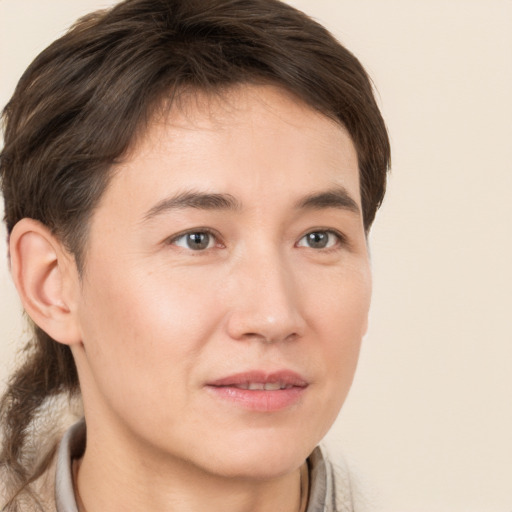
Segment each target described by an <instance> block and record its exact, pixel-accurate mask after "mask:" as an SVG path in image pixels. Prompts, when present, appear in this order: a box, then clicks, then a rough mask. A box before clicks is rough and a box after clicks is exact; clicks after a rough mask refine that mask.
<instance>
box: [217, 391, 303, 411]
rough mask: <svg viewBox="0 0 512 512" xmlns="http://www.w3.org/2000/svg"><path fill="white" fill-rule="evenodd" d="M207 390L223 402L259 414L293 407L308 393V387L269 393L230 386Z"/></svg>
mask: <svg viewBox="0 0 512 512" xmlns="http://www.w3.org/2000/svg"><path fill="white" fill-rule="evenodd" d="M207 389H208V390H209V391H210V392H212V393H213V394H214V395H215V396H217V397H218V398H220V399H222V400H225V401H227V402H231V403H233V404H235V405H237V406H240V407H243V408H244V409H248V410H250V411H258V412H275V411H280V410H283V409H286V408H288V407H291V406H292V405H295V404H296V403H297V402H299V400H300V399H301V398H302V396H303V395H304V392H305V391H306V387H300V386H294V387H292V388H289V389H277V390H269V391H265V390H249V389H240V388H236V387H230V386H208V387H207Z"/></svg>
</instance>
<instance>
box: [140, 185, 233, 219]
mask: <svg viewBox="0 0 512 512" xmlns="http://www.w3.org/2000/svg"><path fill="white" fill-rule="evenodd" d="M185 208H195V209H198V210H233V211H238V210H240V209H241V204H240V202H239V201H238V200H237V199H236V198H235V197H233V196H232V195H230V194H214V193H204V192H195V191H190V192H182V193H180V194H177V195H175V196H173V197H168V198H166V199H163V200H162V201H160V202H158V203H157V204H156V205H155V206H153V207H152V208H151V209H150V210H148V211H147V212H146V214H145V215H144V221H148V220H150V219H152V218H154V217H156V216H157V215H160V214H162V213H166V212H169V211H173V210H183V209H185Z"/></svg>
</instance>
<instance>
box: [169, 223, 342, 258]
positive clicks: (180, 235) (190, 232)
mask: <svg viewBox="0 0 512 512" xmlns="http://www.w3.org/2000/svg"><path fill="white" fill-rule="evenodd" d="M320 233H322V234H327V235H333V236H334V237H336V242H335V243H334V245H333V246H331V247H320V248H314V247H308V246H304V245H299V244H300V242H301V241H302V240H303V239H305V238H306V237H307V236H311V235H313V234H320ZM194 234H198V235H203V234H204V235H208V236H210V237H213V239H214V247H215V246H221V247H223V244H222V242H220V235H219V234H218V233H217V232H216V231H214V230H212V229H209V228H195V229H191V230H187V231H184V232H182V233H178V234H177V235H174V236H173V237H172V238H169V239H168V240H167V244H168V245H175V246H176V247H180V246H179V245H177V244H176V242H177V241H178V240H179V239H180V238H184V237H186V236H188V235H194ZM343 245H347V240H346V237H345V236H344V235H343V234H342V233H340V232H339V231H336V230H333V229H326V228H315V229H312V230H310V231H308V232H307V233H305V234H304V235H302V236H301V237H300V238H299V240H298V241H297V242H296V244H295V247H306V248H309V249H313V250H315V251H318V252H320V251H321V252H324V253H326V252H331V251H335V250H337V249H339V248H340V246H343ZM214 247H206V248H204V249H196V250H195V249H192V248H190V247H188V248H185V247H180V248H182V249H184V250H189V251H190V252H196V253H202V252H205V251H207V250H209V249H213V248H214Z"/></svg>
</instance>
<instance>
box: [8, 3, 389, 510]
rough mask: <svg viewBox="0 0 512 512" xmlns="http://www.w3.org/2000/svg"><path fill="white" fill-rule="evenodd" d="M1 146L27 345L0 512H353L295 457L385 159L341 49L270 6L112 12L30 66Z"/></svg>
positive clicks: (337, 480)
mask: <svg viewBox="0 0 512 512" xmlns="http://www.w3.org/2000/svg"><path fill="white" fill-rule="evenodd" d="M4 140H5V144H4V148H3V151H2V153H1V160H0V170H1V180H2V181H1V183H2V192H3V197H4V203H5V222H6V226H7V232H8V237H9V258H10V265H11V272H12V277H13V280H14V283H15V285H16V288H17V290H18V293H19V295H20V298H21V301H22V303H23V307H24V309H25V311H26V313H27V315H28V317H29V318H30V322H31V325H32V328H33V339H32V340H31V342H30V343H29V345H28V346H27V347H26V349H25V352H24V354H25V359H24V361H23V363H22V365H21V366H20V367H19V368H18V369H17V370H16V372H15V373H14V374H13V375H12V376H11V378H10V381H9V383H8V386H7V390H6V392H5V394H4V396H3V398H2V402H1V406H0V414H1V427H2V449H1V450H2V451H1V456H0V472H1V475H2V476H1V482H2V483H1V484H0V486H3V487H1V494H0V495H1V498H2V500H3V502H2V503H1V506H2V507H3V508H2V510H5V511H9V512H11V511H25V510H43V511H51V510H57V511H59V512H76V511H80V512H83V511H87V512H95V511H101V510H103V511H104V510H131V511H138V510H144V511H146V510H153V511H156V512H158V511H184V510H186V511H189V512H193V511H195V510H205V509H208V510H223V511H233V512H235V511H236V512H242V511H252V512H258V511H265V510H280V511H284V512H296V511H305V510H307V511H308V512H320V511H348V510H361V509H358V508H357V507H358V503H357V500H356V497H355V493H354V492H353V491H352V490H351V481H350V473H349V471H348V470H347V469H346V468H345V467H344V466H343V465H342V464H341V463H340V464H339V465H337V464H336V462H334V463H332V462H330V460H329V458H328V456H327V454H326V453H325V450H324V449H323V448H320V447H319V443H320V441H321V440H322V438H323V437H324V435H325V434H326V432H327V431H328V429H329V428H330V426H331V425H332V423H333V422H334V420H335V418H336V416H337V415H338V412H339V410H340V408H341V406H342V404H343V402H344V400H345V397H346V394H347V392H348V390H349V387H350V384H351V382H352V378H353V374H354V371H355V367H356V363H357V358H358V352H359V347H360V343H361V339H362V337H363V335H364V333H365V330H366V326H367V316H368V308H369V303H370V294H371V274H370V268H369V259H368V247H367V245H368V240H367V238H368V233H369V229H370V227H371V225H372V222H373V220H374V217H375V213H376V210H377V209H378V207H379V205H380V204H381V202H382V199H383V196H384V191H385V184H386V174H387V170H388V168H389V163H390V148H389V141H388V136H387V133H386V128H385V124H384V121H383V119H382V116H381V114H380V112H379V109H378V107H377V104H376V102H375V99H374V96H373V91H372V84H371V81H370V79H369V77H368V75H367V73H366V72H365V70H364V69H363V67H362V66H361V64H360V63H359V61H358V60H357V59H356V57H354V56H353V55H352V54H351V53H350V52H349V51H348V50H347V49H346V48H344V47H343V46H342V45H341V44H340V43H339V42H338V41H336V40H335V39H334V38H333V37H332V36H331V35H330V33H329V32H328V31H327V30H326V29H325V28H323V27H322V26H321V25H319V24H318V23H317V22H315V21H313V20H312V19H310V18H308V17H307V16H306V15H305V14H303V13H302V12H300V11H298V10H296V9H295V8H292V7H291V6H289V5H287V4H285V3H281V2H280V1H278V0H209V1H208V2H204V1H199V0H125V1H123V2H120V3H118V4H117V5H115V6H113V7H112V8H110V9H107V10H104V11H100V12H95V13H93V14H90V15H88V16H86V17H84V18H82V19H80V20H79V21H78V22H77V23H76V24H75V25H74V26H73V27H72V28H71V29H70V30H69V31H68V32H67V33H66V34H65V35H64V36H63V37H61V38H60V39H58V40H57V41H55V42H54V43H53V44H51V45H50V46H49V47H48V48H47V49H46V50H44V51H43V52H42V53H41V54H40V55H39V56H38V57H37V58H36V59H35V60H34V62H33V63H32V64H31V65H30V67H29V68H28V69H27V71H26V72H25V73H24V75H23V76H22V78H21V80H20V82H19V84H18V86H17V88H16V90H15V92H14V95H13V97H12V99H11V100H10V102H9V103H8V105H7V106H6V108H5V110H4ZM82 415H83V418H82Z"/></svg>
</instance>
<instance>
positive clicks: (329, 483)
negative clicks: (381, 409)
mask: <svg viewBox="0 0 512 512" xmlns="http://www.w3.org/2000/svg"><path fill="white" fill-rule="evenodd" d="M85 434H86V431H85V422H84V420H81V421H79V422H78V423H75V424H74V425H73V426H72V427H71V428H70V429H69V430H68V431H67V432H66V433H65V434H64V437H63V438H62V440H61V442H60V446H59V451H58V454H57V468H56V479H55V499H56V508H57V512H78V508H77V504H76V500H75V495H74V492H73V477H72V474H73V470H72V465H73V460H74V459H77V458H79V457H81V456H82V455H83V452H84V448H85ZM307 462H308V468H309V484H310V488H309V501H308V505H307V509H306V512H358V511H359V508H357V509H356V508H354V503H353V493H352V485H351V481H350V474H349V471H348V469H347V468H346V466H336V467H335V466H334V465H333V464H332V463H331V462H330V461H329V460H328V458H327V456H326V454H325V451H324V450H323V449H322V448H320V447H317V448H315V450H314V451H313V453H312V454H311V456H310V457H309V458H308V461H307Z"/></svg>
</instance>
